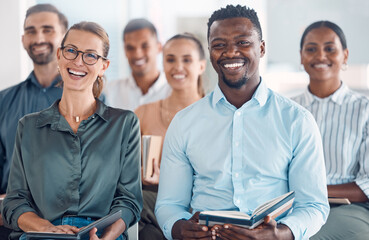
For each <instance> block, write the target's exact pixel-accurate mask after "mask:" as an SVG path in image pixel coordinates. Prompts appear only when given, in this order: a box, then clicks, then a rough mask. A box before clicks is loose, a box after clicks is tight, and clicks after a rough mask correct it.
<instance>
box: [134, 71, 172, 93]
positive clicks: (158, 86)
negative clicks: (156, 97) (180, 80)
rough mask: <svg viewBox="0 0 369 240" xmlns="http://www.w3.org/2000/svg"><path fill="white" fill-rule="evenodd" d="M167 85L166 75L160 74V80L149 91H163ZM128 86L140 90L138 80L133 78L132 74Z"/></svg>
mask: <svg viewBox="0 0 369 240" xmlns="http://www.w3.org/2000/svg"><path fill="white" fill-rule="evenodd" d="M166 83H167V80H166V78H165V74H164V73H162V72H160V74H159V77H158V79H157V80H156V81H155V82H154V84H153V85H152V86H151V87H150V88H149V91H151V90H154V91H156V90H159V89H162V88H163V86H164V85H165V84H166ZM128 84H129V85H130V86H131V87H135V88H139V87H138V85H137V83H136V80H135V79H134V78H133V75H132V74H131V75H130V76H129V78H128Z"/></svg>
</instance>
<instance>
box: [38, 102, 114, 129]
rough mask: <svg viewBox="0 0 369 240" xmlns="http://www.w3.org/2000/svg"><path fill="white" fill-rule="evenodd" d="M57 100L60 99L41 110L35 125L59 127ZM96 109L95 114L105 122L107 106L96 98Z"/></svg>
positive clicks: (107, 111)
mask: <svg viewBox="0 0 369 240" xmlns="http://www.w3.org/2000/svg"><path fill="white" fill-rule="evenodd" d="M59 102H60V99H59V100H57V101H55V102H54V103H53V104H52V105H51V106H50V107H49V108H47V109H45V110H42V111H41V112H40V114H39V116H38V119H37V123H36V127H43V126H46V125H48V124H50V125H51V126H52V128H54V127H55V128H56V127H59V120H60V117H61V114H60V112H59ZM96 104H97V107H96V110H95V114H94V115H97V116H99V117H100V118H101V119H103V120H104V121H105V122H107V121H108V120H107V119H108V117H109V109H108V107H107V106H106V105H105V104H104V103H103V102H101V101H100V100H99V99H97V98H96Z"/></svg>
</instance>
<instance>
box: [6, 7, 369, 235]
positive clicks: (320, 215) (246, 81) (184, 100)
mask: <svg viewBox="0 0 369 240" xmlns="http://www.w3.org/2000/svg"><path fill="white" fill-rule="evenodd" d="M48 7H50V6H48ZM31 9H32V8H31ZM48 9H49V8H48ZM27 14H28V15H27V17H26V21H25V33H28V32H27V31H30V32H29V34H30V36H29V39H30V42H29V45H25V46H27V47H28V49H29V54H30V56H35V59H34V67H35V70H34V73H33V75H32V76H33V77H30V80H29V81H28V82H26V83H22V84H31V83H32V79H34V80H33V84H34V82H35V81H36V82H37V79H38V76H42V75H39V73H38V72H39V71H40V72H42V70H43V69H44V68H43V67H44V65H47V64H49V67H51V66H55V67H56V65H57V67H58V69H59V73H60V76H61V80H62V85H63V91H62V95H61V99H59V100H56V101H55V102H54V103H53V104H52V105H51V106H50V107H48V108H46V109H45V110H41V111H39V110H40V109H39V110H34V112H36V113H33V114H29V115H26V116H25V117H23V118H21V120H20V121H19V124H18V129H17V133H16V136H15V146H14V154H13V156H12V161H8V164H9V163H10V162H11V168H10V175H9V181H8V182H7V194H6V198H5V199H4V201H3V204H2V216H3V220H4V222H5V224H6V225H7V226H10V227H11V228H12V229H13V233H12V235H11V239H18V238H19V237H20V239H26V236H25V235H24V234H23V232H27V231H44V232H45V231H46V232H56V233H77V232H78V231H79V230H80V228H81V227H83V226H86V225H87V224H89V223H91V222H92V221H94V220H96V219H98V218H101V217H103V216H105V215H107V214H109V213H111V212H116V211H118V210H122V216H121V219H119V220H118V221H117V222H115V223H114V224H112V225H111V226H110V227H108V228H106V229H105V230H104V231H103V232H97V229H93V230H91V231H90V235H89V238H90V239H100V238H101V239H126V237H127V233H126V230H127V228H128V227H130V226H132V225H133V224H135V223H136V222H137V221H139V219H140V217H141V221H140V239H164V238H167V239H201V238H203V239H216V238H217V239H250V238H253V239H308V238H310V237H312V236H313V237H312V239H350V238H351V239H365V238H366V237H367V234H366V231H367V229H368V226H369V220H368V219H369V218H368V215H369V203H368V196H369V187H368V185H369V176H368V171H369V169H368V168H369V166H368V164H367V161H368V160H367V156H366V155H367V152H366V147H367V145H368V141H369V140H368V139H367V132H368V131H367V130H368V129H367V128H368V120H369V115H368V113H369V108H368V103H369V100H368V99H367V98H365V97H363V96H360V95H359V94H357V93H354V92H352V91H351V90H349V89H348V88H347V87H346V86H345V85H344V84H343V83H342V81H341V78H340V70H341V69H342V68H345V66H347V59H348V50H347V44H346V39H345V36H344V34H343V32H342V30H341V29H340V28H339V27H338V26H337V25H336V24H334V23H331V22H329V21H320V22H316V23H313V24H311V25H310V26H309V27H308V28H307V29H306V30H305V32H304V34H303V36H302V38H301V46H300V47H301V49H300V53H301V63H302V64H303V66H304V68H305V70H306V72H307V73H308V74H309V77H310V83H309V87H308V89H307V90H306V92H305V93H304V94H302V95H301V96H297V97H296V98H294V100H295V101H297V102H298V103H300V104H301V105H303V106H304V107H306V108H303V107H302V106H300V105H299V104H297V103H295V102H294V101H292V100H290V99H287V98H285V97H283V96H280V95H278V94H276V93H274V92H273V91H272V90H270V89H268V88H267V86H266V85H265V82H264V81H263V80H262V78H261V76H260V74H259V62H260V59H261V58H262V57H263V56H264V54H265V51H266V49H265V41H264V40H263V37H262V30H261V27H260V23H259V20H258V17H257V14H256V12H255V11H254V10H253V9H250V8H247V7H245V6H240V5H237V6H232V5H228V6H227V7H226V8H221V9H219V10H217V11H215V12H214V13H213V14H212V16H211V17H210V18H209V22H208V43H209V53H210V60H211V63H212V66H213V68H214V69H215V71H216V73H217V75H218V85H217V86H216V87H215V89H214V91H212V92H211V93H210V94H208V95H206V96H205V97H204V91H203V89H202V83H201V75H202V73H203V72H204V70H205V54H204V50H203V47H202V45H201V43H200V42H199V40H198V39H196V38H195V37H194V36H193V35H191V34H179V35H175V36H174V37H172V38H171V39H169V40H168V41H167V43H166V44H165V45H164V47H163V65H164V72H165V77H166V79H167V81H168V83H169V85H170V87H171V90H170V91H167V90H165V91H164V92H163V95H162V96H161V98H163V99H161V100H158V101H156V102H153V103H149V104H145V105H142V106H140V107H138V108H137V109H136V110H135V113H136V114H134V113H133V112H132V111H129V110H122V109H119V108H113V107H110V106H109V105H105V104H104V103H103V102H102V101H100V100H99V96H100V94H101V92H102V89H103V85H104V82H103V76H104V72H105V71H106V70H107V68H108V66H109V64H110V61H109V59H108V52H109V39H108V36H107V34H106V32H105V31H104V29H103V28H102V27H101V26H99V25H98V24H96V23H93V22H81V23H78V24H75V25H73V26H72V27H71V28H70V29H69V30H68V31H67V32H66V34H65V35H64V37H63V39H62V42H61V46H60V47H56V46H54V45H51V44H45V43H37V42H36V41H35V40H32V34H34V35H36V34H35V32H38V31H41V32H43V34H45V35H48V34H50V36H49V37H50V38H51V37H55V36H52V35H53V34H54V35H55V34H56V33H62V31H59V32H58V30H61V29H60V28H58V27H60V25H58V26H55V25H51V29H50V27H49V26H47V27H45V25H44V24H42V21H45V19H51V18H55V19H58V18H59V17H58V12H55V11H54V10H53V11H49V10H45V9H42V10H37V11H34V12H32V11H30V10H29V12H28V13H27ZM55 19H54V20H55ZM59 20H60V19H59ZM56 25H57V24H56ZM148 25H150V24H148ZM148 25H147V22H146V21H145V20H142V19H141V20H138V21H134V22H132V23H131V25H127V27H126V29H125V31H124V35H123V38H124V41H125V50H126V54H127V56H128V54H129V53H128V52H129V51H130V50H131V51H134V49H135V48H136V47H139V48H140V47H142V46H139V45H135V44H136V43H140V41H139V40H136V43H132V42H135V41H132V39H135V37H133V36H137V35H140V34H141V35H144V36H150V37H151V39H154V40H155V39H156V40H157V36H156V31H152V30H150V29H148V27H142V26H148ZM128 26H129V27H128ZM45 28H47V29H45ZM48 31H51V32H52V33H50V32H48ZM32 32H33V33H32ZM33 38H35V37H33ZM129 39H131V43H130V40H129ZM137 39H139V38H137ZM31 40H32V41H33V42H32V41H31ZM156 43H158V42H156ZM24 44H25V43H24ZM141 44H142V42H141ZM154 45H155V44H154ZM53 47H55V49H56V50H55V52H54V54H55V55H56V59H55V61H52V59H53V57H52V56H53V49H54V48H53ZM156 47H157V49H156V48H155V49H156V50H157V51H159V49H160V48H161V46H160V45H156ZM138 52H139V51H138ZM136 53H137V52H136ZM132 54H133V53H132ZM46 55H49V58H50V59H51V60H50V61H49V62H46V63H44V64H41V63H40V62H38V61H36V60H37V59H38V60H40V59H42V58H45V56H46ZM132 56H133V57H132V58H131V59H130V60H129V62H130V66H131V67H132V76H133V78H131V79H130V80H128V81H127V82H124V83H123V82H122V84H123V85H121V86H120V87H118V86H117V85H116V86H115V87H110V88H108V90H107V91H106V94H107V97H108V99H109V92H111V91H116V93H117V94H116V95H115V98H116V97H118V96H120V94H122V93H118V92H119V91H120V90H119V89H125V88H124V87H123V88H122V86H124V85H126V86H133V85H132V83H133V84H134V82H132V79H134V80H136V79H141V80H142V81H140V82H141V83H142V85H140V84H138V82H137V80H136V83H137V85H136V89H137V87H139V88H140V89H146V90H145V91H141V93H143V94H142V96H141V97H143V96H144V95H145V94H144V93H148V94H150V86H152V85H153V84H156V83H158V81H159V79H160V78H161V77H163V74H160V72H159V71H157V68H156V67H155V66H154V65H153V63H150V62H149V61H148V59H146V57H145V56H141V57H138V56H135V55H132ZM43 60H44V61H46V60H45V59H43ZM55 64H56V65H55ZM149 66H151V67H153V66H154V68H151V69H154V71H151V73H155V74H150V78H149V75H147V74H146V72H145V71H144V67H149ZM36 69H38V70H36ZM154 75H155V77H154V78H152V77H153V76H154ZM36 77H37V78H36ZM148 79H154V81H153V82H151V83H149V81H148ZM112 86H113V85H112ZM127 89H128V88H127ZM127 89H125V90H124V91H127ZM156 90H158V89H156ZM12 91H15V90H12V89H9V90H5V91H3V92H2V93H1V96H0V106H1V107H3V106H5V105H4V104H5V100H7V101H9V99H5V97H6V98H7V96H9V94H11V93H12ZM6 94H8V95H6ZM129 94H130V93H129ZM151 94H152V93H151ZM4 99H5V100H4ZM19 101H21V100H19ZM127 104H131V106H133V107H134V108H136V107H137V106H138V105H135V106H134V104H133V105H132V103H127ZM7 107H9V106H7ZM182 109H183V110H182ZM132 110H133V109H132ZM181 110H182V111H181ZM30 112H32V110H30ZM26 113H29V112H26ZM1 117H3V116H1ZM141 135H160V136H165V141H164V144H163V153H162V158H161V159H154V173H153V175H152V177H151V178H147V179H142V184H143V186H141V166H140V156H141V150H140V147H141V144H140V138H141ZM337 146H340V147H337ZM10 156H11V155H10ZM8 168H9V167H8ZM3 178H4V176H3ZM159 179H160V181H159ZM159 183H160V184H159ZM2 185H3V182H2ZM157 185H159V191H158V195H157ZM5 187H6V186H5ZM141 188H143V193H142V192H141ZM289 191H295V202H294V205H293V208H292V210H291V211H290V212H289V213H288V214H286V215H284V216H282V217H280V218H277V219H271V218H269V217H267V218H265V221H264V223H263V224H262V227H259V228H257V229H253V230H250V229H246V228H242V227H239V226H236V225H232V224H225V225H214V226H209V227H207V226H204V225H200V224H198V212H199V211H204V210H236V211H242V212H246V213H251V212H252V211H253V209H255V207H256V206H258V205H260V204H261V203H263V202H265V201H267V200H269V199H271V198H274V197H277V196H279V195H282V194H284V193H286V192H289ZM327 196H328V197H345V198H348V199H349V200H350V201H351V202H352V203H353V204H351V205H345V206H331V208H330V207H329V204H328V198H327ZM156 198H158V199H157V200H156ZM155 205H156V207H155V215H156V217H157V220H156V217H155V215H154V206H155ZM142 208H143V209H142ZM329 209H331V212H330V213H329ZM141 211H142V212H141ZM140 215H141V216H140ZM327 219H328V220H327ZM325 222H326V224H324V223H325ZM343 225H344V226H345V227H343ZM159 226H160V228H161V229H159ZM322 226H323V227H322ZM22 234H23V235H22Z"/></svg>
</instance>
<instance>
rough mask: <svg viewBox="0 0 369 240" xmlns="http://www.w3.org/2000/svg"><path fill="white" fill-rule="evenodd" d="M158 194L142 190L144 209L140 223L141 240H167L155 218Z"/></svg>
mask: <svg viewBox="0 0 369 240" xmlns="http://www.w3.org/2000/svg"><path fill="white" fill-rule="evenodd" d="M157 195H158V193H157V192H156V191H150V190H145V189H144V190H142V196H143V209H142V212H141V220H140V222H139V239H140V240H163V239H165V237H164V234H163V232H162V231H161V229H160V227H159V224H158V221H157V220H156V217H155V213H154V211H155V203H156V197H157Z"/></svg>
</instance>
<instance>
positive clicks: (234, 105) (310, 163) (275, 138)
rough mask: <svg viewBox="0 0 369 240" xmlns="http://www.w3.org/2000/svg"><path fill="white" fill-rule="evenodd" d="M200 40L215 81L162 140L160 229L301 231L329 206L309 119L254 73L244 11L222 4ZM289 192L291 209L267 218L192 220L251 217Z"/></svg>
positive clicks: (256, 47)
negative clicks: (224, 213)
mask: <svg viewBox="0 0 369 240" xmlns="http://www.w3.org/2000/svg"><path fill="white" fill-rule="evenodd" d="M208 43H209V52H210V59H211V62H212V65H213V67H214V69H215V70H216V72H217V74H218V86H216V88H215V90H214V91H213V92H212V93H210V94H209V95H207V96H206V97H204V98H203V99H201V100H199V101H198V102H196V103H195V104H193V105H191V106H189V107H188V108H186V109H184V110H182V111H181V112H179V113H177V115H176V116H175V117H174V119H173V120H172V122H171V125H170V126H169V129H168V131H167V133H166V137H165V141H164V148H163V156H162V162H161V169H160V182H159V193H158V199H157V203H156V208H155V214H156V216H157V219H158V222H159V224H160V226H161V228H162V230H163V232H164V234H165V236H166V237H167V238H168V239H172V238H174V239H184V238H185V239H216V238H218V239H232V240H234V239H298V240H300V239H308V238H309V237H310V236H312V235H313V234H315V233H316V232H317V231H318V230H319V229H320V227H321V226H322V225H323V224H324V222H325V221H326V219H327V216H328V212H329V205H328V202H327V189H326V185H325V183H326V178H325V167H324V160H323V148H322V142H321V138H320V134H319V129H318V127H317V125H316V123H315V121H314V118H313V117H312V115H311V114H310V113H309V112H308V111H307V110H306V109H304V108H302V107H300V106H298V105H297V104H296V103H294V102H292V101H291V100H289V99H287V98H285V97H282V96H280V95H278V94H276V93H274V92H273V91H271V90H270V89H268V88H267V87H266V85H265V83H264V81H263V80H262V79H261V77H260V75H259V61H260V58H262V57H263V56H264V54H265V42H264V41H263V40H262V31H261V27H260V23H259V20H258V17H257V14H256V12H255V11H254V10H253V9H250V8H247V7H242V6H240V5H237V6H232V5H228V6H227V7H226V8H221V9H220V10H218V11H215V12H214V13H213V15H212V16H211V17H210V19H209V22H208ZM289 191H295V202H294V204H293V208H292V210H291V211H290V212H289V213H287V214H284V215H282V216H280V217H279V218H277V219H276V220H274V219H271V218H270V217H269V216H268V217H266V218H265V219H264V223H263V224H262V225H261V227H258V228H256V229H252V230H250V229H246V228H242V227H239V226H235V225H232V224H224V225H215V226H210V227H207V226H203V225H200V224H198V212H199V211H211V210H230V211H241V212H245V213H247V214H250V215H251V213H252V211H253V210H254V209H255V208H256V207H257V206H258V205H260V204H262V203H265V202H267V201H268V200H270V199H273V198H275V197H278V196H280V195H283V194H285V193H287V192H289ZM191 208H192V209H193V211H192V213H190V212H189V209H191ZM193 213H195V214H193Z"/></svg>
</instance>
